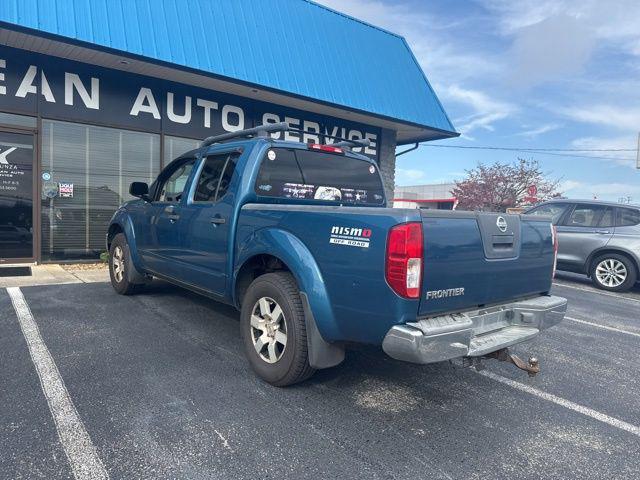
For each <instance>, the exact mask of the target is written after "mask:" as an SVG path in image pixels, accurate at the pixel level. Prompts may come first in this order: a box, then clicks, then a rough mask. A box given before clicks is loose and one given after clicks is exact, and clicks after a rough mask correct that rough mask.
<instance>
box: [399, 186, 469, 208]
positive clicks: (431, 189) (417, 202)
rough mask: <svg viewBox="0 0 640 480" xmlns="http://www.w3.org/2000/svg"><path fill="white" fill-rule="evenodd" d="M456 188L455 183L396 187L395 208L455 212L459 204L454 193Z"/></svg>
mask: <svg viewBox="0 0 640 480" xmlns="http://www.w3.org/2000/svg"><path fill="white" fill-rule="evenodd" d="M455 186H456V184H455V183H434V184H430V185H410V186H405V187H396V188H395V191H394V197H393V206H394V207H395V208H422V209H428V210H455V208H456V205H457V204H458V199H457V198H456V197H455V196H454V195H453V193H452V192H453V189H454V188H455Z"/></svg>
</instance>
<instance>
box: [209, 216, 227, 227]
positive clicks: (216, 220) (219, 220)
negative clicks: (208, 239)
mask: <svg viewBox="0 0 640 480" xmlns="http://www.w3.org/2000/svg"><path fill="white" fill-rule="evenodd" d="M226 221H227V220H226V219H224V218H222V217H211V223H213V224H214V225H222V224H223V223H226Z"/></svg>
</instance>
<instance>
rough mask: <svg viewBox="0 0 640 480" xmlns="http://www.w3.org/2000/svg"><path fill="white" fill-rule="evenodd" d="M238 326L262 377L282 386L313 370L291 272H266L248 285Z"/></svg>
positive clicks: (253, 363) (246, 347)
mask: <svg viewBox="0 0 640 480" xmlns="http://www.w3.org/2000/svg"><path fill="white" fill-rule="evenodd" d="M240 329H241V332H242V341H243V344H244V349H245V353H246V355H247V358H248V359H249V363H250V364H251V367H252V368H253V370H254V371H255V372H256V373H257V375H258V376H259V377H260V378H262V379H263V380H265V381H267V382H269V383H270V384H272V385H275V386H277V387H285V386H288V385H293V384H294V383H298V382H302V381H303V380H306V379H307V378H309V377H310V376H311V375H313V373H314V372H315V370H314V369H313V368H312V367H311V366H310V365H309V356H308V352H307V332H306V324H305V317H304V310H303V308H302V301H301V299H300V290H299V288H298V285H297V284H296V281H295V280H294V278H293V277H292V276H291V274H289V273H287V272H274V273H267V274H265V275H262V276H260V277H258V278H256V279H255V280H254V281H253V283H251V285H249V288H248V289H247V292H246V293H245V295H244V298H243V301H242V311H241V314H240Z"/></svg>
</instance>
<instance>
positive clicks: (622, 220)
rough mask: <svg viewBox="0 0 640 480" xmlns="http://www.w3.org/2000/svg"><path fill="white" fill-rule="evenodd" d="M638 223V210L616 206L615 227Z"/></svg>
mask: <svg viewBox="0 0 640 480" xmlns="http://www.w3.org/2000/svg"><path fill="white" fill-rule="evenodd" d="M639 223H640V210H635V209H633V208H618V218H617V219H616V227H631V226H633V225H638V224H639Z"/></svg>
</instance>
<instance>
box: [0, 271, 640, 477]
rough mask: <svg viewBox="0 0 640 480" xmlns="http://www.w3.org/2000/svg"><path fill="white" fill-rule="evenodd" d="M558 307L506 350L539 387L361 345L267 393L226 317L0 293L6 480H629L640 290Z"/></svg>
mask: <svg viewBox="0 0 640 480" xmlns="http://www.w3.org/2000/svg"><path fill="white" fill-rule="evenodd" d="M554 293H555V294H557V295H561V296H565V297H566V298H568V299H569V302H570V303H569V305H570V306H569V312H568V314H567V317H568V318H567V319H566V320H565V321H564V323H563V324H562V325H560V326H558V327H556V328H554V329H552V330H550V331H548V332H546V333H545V334H544V335H542V336H541V337H539V338H538V339H536V340H534V341H533V342H531V343H529V344H526V345H524V346H521V347H518V348H516V349H515V350H516V352H517V353H520V354H522V355H523V356H524V357H525V358H526V356H527V355H528V354H529V353H533V354H535V355H537V356H538V357H539V358H540V362H541V366H542V373H541V374H540V375H538V377H536V378H533V379H530V378H528V377H527V375H526V374H525V373H524V372H521V371H518V370H516V369H515V368H513V367H511V366H509V365H505V364H499V363H497V362H495V361H492V362H487V363H486V366H487V368H486V370H484V371H483V372H481V373H477V372H476V371H474V370H471V369H469V368H462V367H460V366H458V365H452V364H450V363H442V364H435V365H429V366H415V365H410V364H405V363H401V362H397V361H394V360H392V359H390V358H388V357H386V356H385V355H384V354H383V353H382V351H381V350H379V349H377V348H372V347H358V348H356V349H353V350H350V351H349V352H348V353H347V359H346V361H345V362H344V363H343V364H342V365H340V366H338V367H336V368H333V369H329V370H324V371H320V372H318V373H317V374H316V375H315V376H314V377H313V378H312V379H311V380H309V381H307V382H305V383H303V384H301V385H298V386H295V387H291V388H287V389H278V388H274V387H271V386H269V385H267V384H265V383H263V382H262V381H260V380H258V379H257V378H256V377H255V376H254V375H253V373H252V372H251V370H250V367H249V365H248V362H247V361H246V360H245V359H244V357H243V355H242V351H241V344H240V335H239V331H238V321H237V320H238V315H237V313H236V312H235V311H234V310H233V309H231V308H228V307H225V306H221V305H220V304H217V303H215V302H213V301H210V300H208V299H205V298H202V297H199V296H197V295H195V294H192V293H190V292H187V291H185V290H181V289H178V288H176V287H172V286H169V285H166V284H162V283H154V284H153V285H152V286H151V287H149V288H148V289H147V291H146V292H145V293H144V294H140V295H136V296H132V297H121V296H118V295H116V294H115V293H114V292H113V291H112V289H111V286H110V285H109V284H107V283H93V284H72V285H50V286H34V287H22V288H20V289H17V288H13V289H10V290H7V289H1V290H0V366H1V367H2V368H1V369H0V382H1V385H2V388H1V390H0V476H1V477H2V478H11V479H15V478H47V479H57V478H74V477H75V478H100V477H102V478H107V477H110V478H252V479H253V478H277V479H281V478H295V479H300V478H316V479H317V478H367V479H376V478H433V479H439V478H469V479H476V478H477V479H488V478H496V479H498V478H500V479H504V478H518V479H524V478H558V479H560V478H563V479H564V478H616V479H622V478H629V479H637V478H639V477H640V460H639V459H640V395H639V392H640V373H639V370H640V356H639V355H638V353H639V348H638V347H639V345H640V318H639V317H640V315H639V312H640V288H636V289H635V290H634V291H632V292H630V293H627V294H624V295H618V294H607V293H603V292H599V291H597V290H595V289H593V288H591V287H590V286H589V284H588V283H587V282H585V281H584V280H583V279H581V278H579V277H574V276H570V275H563V274H561V275H559V277H558V279H557V281H556V284H555V285H554ZM21 298H24V303H20V302H21V300H20V299H21ZM12 299H13V303H12ZM25 306H28V308H26V307H25ZM30 322H31V323H30ZM35 325H37V328H34V326H35ZM70 452H71V453H70Z"/></svg>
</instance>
